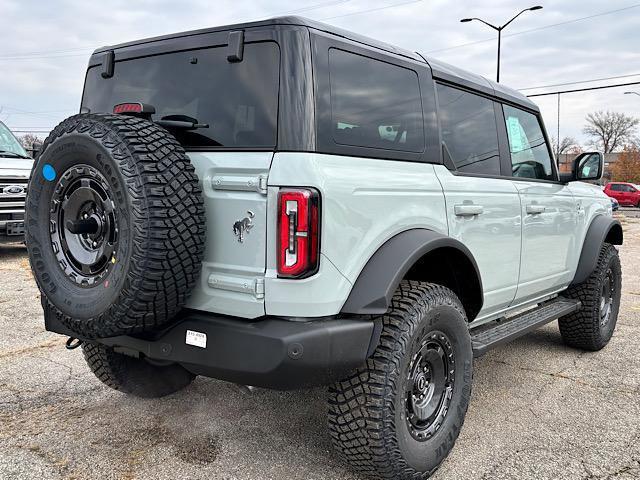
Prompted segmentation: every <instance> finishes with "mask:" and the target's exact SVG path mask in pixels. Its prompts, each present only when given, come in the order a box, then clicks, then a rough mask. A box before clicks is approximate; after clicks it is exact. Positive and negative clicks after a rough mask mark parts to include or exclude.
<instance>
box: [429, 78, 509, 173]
mask: <svg viewBox="0 0 640 480" xmlns="http://www.w3.org/2000/svg"><path fill="white" fill-rule="evenodd" d="M437 92H438V108H439V110H438V117H439V119H440V130H441V132H442V141H443V142H444V146H445V149H446V154H448V155H449V156H450V157H451V160H452V161H453V163H454V164H455V166H456V168H457V169H458V170H459V171H461V172H467V173H482V174H486V175H500V152H499V149H498V129H497V126H496V116H495V111H494V108H493V101H491V100H489V99H487V98H484V97H480V96H478V95H475V94H473V93H469V92H465V91H463V90H458V89H456V88H452V87H448V86H446V85H440V84H438V86H437Z"/></svg>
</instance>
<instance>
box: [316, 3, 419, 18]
mask: <svg viewBox="0 0 640 480" xmlns="http://www.w3.org/2000/svg"><path fill="white" fill-rule="evenodd" d="M418 2H422V0H409V1H407V2H400V3H393V4H391V5H386V6H384V7H378V8H368V9H366V10H360V11H357V12H351V13H345V14H343V15H335V16H333V17H324V18H321V19H320V20H333V19H335V18H343V17H351V16H352V15H362V14H363V13H370V12H377V11H379V10H386V9H387V8H392V7H399V6H401V5H409V4H410V3H418Z"/></svg>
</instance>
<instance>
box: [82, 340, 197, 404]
mask: <svg viewBox="0 0 640 480" xmlns="http://www.w3.org/2000/svg"><path fill="white" fill-rule="evenodd" d="M82 351H83V353H84V358H85V360H86V362H87V365H89V368H90V369H91V371H92V372H93V373H94V375H95V376H96V377H97V378H98V379H99V380H100V381H101V382H102V383H104V384H105V385H107V386H109V387H111V388H113V389H114V390H118V391H120V392H122V393H127V394H130V395H134V396H136V397H144V398H157V397H164V396H166V395H170V394H172V393H175V392H177V391H178V390H182V389H183V388H185V387H186V386H187V385H189V384H190V383H191V382H192V381H193V379H194V378H195V375H193V374H192V373H190V372H188V371H187V370H185V369H184V368H183V367H182V366H180V365H176V364H168V365H154V364H152V363H149V361H147V360H145V359H143V358H134V357H129V356H127V355H123V354H121V353H116V352H114V351H113V349H112V348H109V347H106V346H104V345H99V344H96V343H83V344H82Z"/></svg>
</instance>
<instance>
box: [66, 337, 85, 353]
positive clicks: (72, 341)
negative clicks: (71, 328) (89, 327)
mask: <svg viewBox="0 0 640 480" xmlns="http://www.w3.org/2000/svg"><path fill="white" fill-rule="evenodd" d="M80 345H82V340H80V339H78V338H74V337H69V338H67V344H66V347H67V350H75V349H76V348H78V347H79V346H80Z"/></svg>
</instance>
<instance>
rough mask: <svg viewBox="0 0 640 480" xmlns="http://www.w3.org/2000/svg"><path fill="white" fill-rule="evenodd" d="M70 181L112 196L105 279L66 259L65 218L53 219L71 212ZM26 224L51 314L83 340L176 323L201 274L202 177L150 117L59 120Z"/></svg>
mask: <svg viewBox="0 0 640 480" xmlns="http://www.w3.org/2000/svg"><path fill="white" fill-rule="evenodd" d="M76 177H77V178H76ZM71 178H75V180H74V181H76V182H80V183H79V185H80V186H81V187H83V188H84V191H90V188H88V186H89V185H90V184H91V179H92V178H97V179H98V180H96V185H97V186H95V185H94V186H93V187H92V188H94V189H97V190H99V191H100V192H102V195H107V196H108V201H105V202H104V203H105V205H106V206H105V210H104V211H103V214H104V212H105V211H109V210H108V209H110V212H111V213H108V214H107V215H112V216H113V220H111V216H109V217H108V218H109V220H108V224H109V228H110V230H109V232H110V233H109V235H112V236H113V239H114V244H113V245H112V246H111V248H112V249H113V253H112V258H109V261H107V262H106V263H107V265H102V264H101V268H102V269H103V270H101V271H100V274H99V276H98V275H97V274H93V273H91V274H89V273H87V275H93V276H91V277H90V280H91V282H89V281H88V280H86V279H85V277H84V276H83V274H84V272H79V273H78V269H77V268H76V270H75V271H74V270H73V268H71V267H70V265H71V262H70V261H65V259H64V258H62V259H61V254H60V253H59V252H60V251H62V252H63V255H67V251H66V250H64V249H61V247H60V245H61V244H63V241H62V240H60V242H59V244H58V243H56V240H55V239H54V233H52V232H51V228H52V227H51V226H50V225H51V224H52V223H53V222H54V220H55V219H60V218H66V217H56V216H54V215H60V214H56V213H55V211H58V210H60V211H63V212H64V215H67V212H66V211H64V207H61V205H63V204H64V203H65V201H64V200H65V199H66V202H67V204H68V203H70V201H69V200H68V198H69V197H68V196H65V195H66V194H64V189H65V188H67V187H66V186H67V185H70V184H71V183H72V180H70V179H71ZM87 179H89V180H87ZM84 181H87V182H88V183H87V184H83V183H82V182H84ZM65 182H66V183H65ZM91 185H93V184H91ZM68 188H69V189H70V188H71V187H68ZM61 192H62V193H61ZM70 195H71V196H73V193H72V194H70ZM91 195H93V193H92V194H91ZM91 198H94V199H98V196H95V195H94V196H93V197H91ZM61 199H62V200H61ZM76 203H77V204H81V203H82V202H81V201H78V202H76ZM96 203H100V201H99V200H96ZM59 223H60V225H62V226H64V225H67V223H65V222H62V221H60V222H59ZM25 224H26V239H27V247H28V250H29V259H30V262H31V267H32V269H33V272H34V276H35V279H36V282H37V284H38V287H39V288H40V291H41V292H42V296H43V303H44V305H45V312H47V313H48V314H52V315H55V316H56V318H57V319H58V320H59V321H60V322H61V323H62V324H64V325H65V326H66V327H67V328H68V329H70V330H71V331H72V332H74V333H75V334H76V335H77V336H78V337H80V338H85V339H95V338H104V337H112V336H117V335H123V334H126V335H130V334H136V333H141V332H148V331H153V330H156V329H158V328H160V327H161V326H163V325H165V324H168V323H169V322H170V321H171V320H172V319H173V318H174V317H175V315H176V314H177V313H178V311H179V310H180V309H181V307H182V306H183V305H184V304H185V302H186V300H187V298H188V296H189V294H190V293H191V291H192V289H193V287H194V285H195V284H196V282H197V280H198V278H199V274H200V269H201V264H202V257H203V252H204V243H205V219H204V204H203V199H202V192H201V189H200V187H199V185H198V178H197V176H196V174H195V170H194V168H193V166H192V165H191V163H190V161H189V158H188V157H187V155H186V154H185V151H184V149H183V148H182V147H181V145H180V144H179V143H178V142H177V140H176V139H175V138H174V137H173V136H172V135H171V134H170V133H169V132H167V131H166V130H165V129H163V128H161V127H159V126H158V125H155V124H154V123H152V122H150V121H147V120H144V119H140V118H135V117H130V116H123V115H110V114H82V115H75V116H72V117H70V118H68V119H66V120H64V121H63V122H62V123H60V124H59V125H58V126H57V127H56V128H55V129H54V130H53V132H51V134H50V135H49V137H48V138H47V139H46V141H45V142H44V145H43V148H42V152H41V154H40V155H39V157H38V160H37V161H36V163H35V165H34V167H33V171H32V175H31V179H30V183H29V188H28V193H27V200H26V220H25ZM104 225H107V223H104ZM114 225H115V226H114ZM62 226H58V227H56V228H54V230H56V231H59V232H62V233H60V234H59V236H60V238H62V234H63V233H64V234H65V235H67V237H65V238H66V240H65V242H67V243H68V244H69V245H71V242H72V241H73V242H76V247H75V248H76V250H75V252H80V253H79V254H78V255H80V254H83V252H82V250H81V248H80V247H77V245H79V243H78V242H80V241H84V240H82V239H81V238H80V237H81V235H79V234H77V235H75V238H72V235H71V234H70V233H69V231H68V230H65V229H64V227H62ZM100 228H103V227H100ZM104 228H105V229H106V228H107V227H104ZM83 236H84V237H85V238H86V235H83ZM106 236H107V235H106V234H105V237H106ZM56 238H57V237H56ZM109 242H110V240H109ZM96 243H97V242H96ZM65 245H67V244H65ZM109 245H111V243H109V244H108V245H107V246H109ZM56 248H57V249H58V251H57V252H56ZM82 248H84V247H82ZM105 248H106V247H105ZM69 249H71V247H69ZM109 255H110V256H111V251H109ZM103 257H105V258H106V254H105V255H103ZM102 263H105V262H104V261H103V262H102ZM65 268H66V270H65ZM81 282H85V284H82V283H81Z"/></svg>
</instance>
